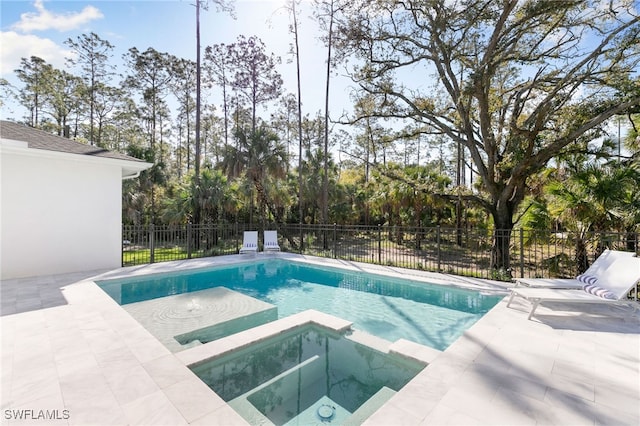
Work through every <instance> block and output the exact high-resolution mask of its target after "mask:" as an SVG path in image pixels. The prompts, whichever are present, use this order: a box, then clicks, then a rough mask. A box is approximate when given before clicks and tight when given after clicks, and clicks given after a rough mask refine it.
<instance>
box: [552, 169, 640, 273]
mask: <svg viewBox="0 0 640 426" xmlns="http://www.w3.org/2000/svg"><path fill="white" fill-rule="evenodd" d="M638 177H639V174H638V171H637V169H636V168H635V167H632V166H625V165H623V164H620V163H618V162H608V163H602V164H598V163H589V164H584V163H577V164H569V166H568V168H567V170H566V171H565V172H564V173H563V174H562V175H560V176H559V177H558V178H557V180H556V181H554V182H552V183H551V184H550V185H549V192H550V194H551V196H552V203H551V205H550V211H551V213H552V215H553V216H554V217H557V218H558V219H559V220H560V221H561V223H562V224H563V225H564V226H566V227H567V228H569V229H571V230H574V231H576V232H577V238H576V264H577V267H578V272H583V271H585V270H586V268H587V267H588V266H589V264H588V256H587V242H586V237H587V234H588V233H589V232H603V231H608V230H619V231H623V229H621V227H620V226H621V225H622V224H623V223H624V219H625V209H628V207H629V206H628V202H629V199H630V197H631V198H633V194H634V193H636V192H637V188H638V184H639V178H638ZM602 250H604V246H603V242H602V241H601V240H599V241H598V242H597V248H596V254H599V253H600V252H601V251H602Z"/></svg>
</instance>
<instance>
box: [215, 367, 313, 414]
mask: <svg viewBox="0 0 640 426" xmlns="http://www.w3.org/2000/svg"><path fill="white" fill-rule="evenodd" d="M318 359H320V357H319V356H318V355H314V356H312V357H311V358H309V359H307V360H305V361H303V362H301V363H300V364H298V365H295V366H293V367H291V368H290V369H288V370H286V371H283V372H282V373H280V374H278V375H277V376H275V377H273V378H272V379H270V380H267V381H266V382H264V383H263V384H261V385H259V386H256V387H255V388H253V389H251V390H250V391H249V392H247V393H244V394H242V395H240V396H238V397H236V398H234V399H232V400H231V401H229V402H227V404H229V405H230V406H231V408H233V409H234V410H236V412H237V413H239V414H240V415H241V416H242V417H243V418H244V419H245V420H246V421H248V422H249V423H250V424H251V425H256V424H258V425H273V424H274V423H273V422H272V421H271V420H269V419H268V418H267V416H265V415H264V414H262V413H261V412H260V410H258V409H257V408H256V407H255V406H254V405H253V404H252V403H251V402H250V401H249V399H248V398H249V397H250V396H251V395H253V394H256V393H258V392H259V391H261V390H262V389H265V388H267V387H269V386H271V385H272V384H273V383H275V382H277V381H278V380H280V379H282V378H284V377H287V376H289V375H290V374H293V373H295V372H296V371H298V370H300V369H303V368H304V367H306V366H307V365H310V364H312V363H313V362H314V361H317V360H318Z"/></svg>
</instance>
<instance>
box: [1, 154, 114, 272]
mask: <svg viewBox="0 0 640 426" xmlns="http://www.w3.org/2000/svg"><path fill="white" fill-rule="evenodd" d="M26 151H29V152H26ZM37 151H38V150H31V149H30V150H25V153H21V152H16V151H12V152H7V150H3V152H2V155H1V158H2V160H1V161H2V164H1V172H0V173H1V180H0V182H1V183H2V191H1V207H0V213H1V216H0V221H1V233H0V239H1V251H0V258H1V268H2V269H1V271H0V278H2V279H9V278H18V277H27V276H39V275H50V274H60V273H67V272H76V271H92V270H98V269H105V268H117V267H119V266H120V265H121V244H122V229H121V203H122V200H121V194H122V180H121V173H122V169H121V167H120V166H119V165H111V164H105V162H100V161H95V159H93V158H92V159H88V160H86V159H84V158H82V156H78V155H55V154H46V155H44V156H39V155H34V152H37ZM40 152H41V153H42V152H43V151H41V150H40ZM74 157H75V158H76V159H78V158H79V159H78V160H74Z"/></svg>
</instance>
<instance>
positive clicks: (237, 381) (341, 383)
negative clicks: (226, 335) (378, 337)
mask: <svg viewBox="0 0 640 426" xmlns="http://www.w3.org/2000/svg"><path fill="white" fill-rule="evenodd" d="M424 367H425V365H424V364H421V363H418V362H415V361H411V360H407V359H404V358H401V357H399V356H396V355H390V354H385V353H382V352H378V351H376V350H374V349H371V348H369V347H366V346H364V345H361V344H358V343H356V342H353V341H350V340H348V339H346V338H344V337H343V336H340V335H338V334H336V333H333V332H330V331H328V330H326V329H322V328H320V327H314V326H306V327H303V328H299V329H296V330H294V331H290V332H287V333H285V334H283V335H278V336H277V337H272V338H270V339H268V340H267V341H264V342H261V343H259V344H254V345H252V346H251V347H249V348H245V349H241V350H239V351H236V352H234V353H232V354H229V355H225V356H222V357H220V358H215V359H213V360H209V361H206V362H204V363H202V364H199V365H197V366H194V367H191V369H192V371H193V372H194V373H195V374H196V375H197V376H198V377H199V378H200V379H201V380H203V381H204V382H205V383H206V384H207V385H208V386H209V387H210V388H211V389H212V390H213V391H214V392H216V393H217V394H218V395H219V396H220V397H221V398H222V399H224V400H225V401H226V402H227V403H228V404H229V405H230V406H231V407H233V408H234V409H235V410H236V411H237V412H238V413H239V414H240V415H242V416H243V417H244V418H245V420H247V421H248V422H249V423H250V424H268V422H271V423H273V424H276V425H315V424H325V425H331V424H336V425H344V424H353V425H355V424H361V423H362V421H363V420H364V419H366V418H367V417H369V416H370V415H371V414H372V413H373V412H374V411H375V410H377V409H378V408H380V406H382V404H384V403H385V402H386V401H387V400H388V399H389V398H391V397H392V396H393V395H394V394H395V393H396V392H397V391H399V390H400V389H401V388H402V387H403V386H404V385H405V384H406V383H408V382H409V380H411V379H412V378H413V377H414V376H415V375H416V374H418V373H419V372H420V371H421V370H422V369H423V368H424ZM267 419H268V420H267Z"/></svg>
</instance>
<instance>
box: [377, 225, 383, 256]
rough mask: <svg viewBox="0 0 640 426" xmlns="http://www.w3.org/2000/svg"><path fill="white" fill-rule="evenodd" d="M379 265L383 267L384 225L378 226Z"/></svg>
mask: <svg viewBox="0 0 640 426" xmlns="http://www.w3.org/2000/svg"><path fill="white" fill-rule="evenodd" d="M378 264H379V265H382V225H381V224H378Z"/></svg>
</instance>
